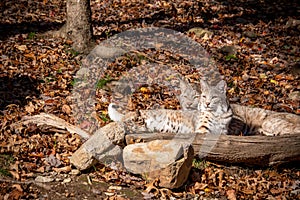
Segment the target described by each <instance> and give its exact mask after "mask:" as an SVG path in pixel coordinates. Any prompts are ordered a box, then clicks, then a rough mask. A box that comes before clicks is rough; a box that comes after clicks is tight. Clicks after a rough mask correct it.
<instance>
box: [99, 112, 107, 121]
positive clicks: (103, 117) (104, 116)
mask: <svg viewBox="0 0 300 200" xmlns="http://www.w3.org/2000/svg"><path fill="white" fill-rule="evenodd" d="M99 117H100V118H101V119H102V120H103V121H104V122H108V121H109V120H110V119H109V118H108V117H107V115H106V114H103V113H101V114H100V115H99Z"/></svg>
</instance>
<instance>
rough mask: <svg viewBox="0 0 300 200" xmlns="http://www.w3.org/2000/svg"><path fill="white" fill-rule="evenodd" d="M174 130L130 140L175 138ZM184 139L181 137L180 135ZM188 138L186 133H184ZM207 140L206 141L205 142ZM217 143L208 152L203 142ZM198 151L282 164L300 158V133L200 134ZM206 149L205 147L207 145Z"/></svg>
mask: <svg viewBox="0 0 300 200" xmlns="http://www.w3.org/2000/svg"><path fill="white" fill-rule="evenodd" d="M174 137H175V134H172V133H143V134H130V135H127V136H126V137H125V138H126V143H127V144H130V143H135V142H149V141H152V140H157V139H164V140H172V139H174ZM176 138H177V139H180V137H179V136H176ZM182 139H185V138H184V135H183V136H182ZM204 139H205V142H203V141H204ZM211 143H213V144H215V145H214V147H213V148H212V149H209V151H208V152H203V151H200V150H201V148H202V149H203V147H202V145H204V146H205V145H208V144H211ZM192 146H193V148H194V151H195V154H196V155H199V154H205V155H206V158H205V159H206V160H209V161H214V162H223V163H230V164H243V165H247V166H278V165H281V164H286V163H290V162H299V161H300V135H284V136H275V137H271V136H232V135H220V136H219V137H212V138H207V137H206V136H204V135H199V134H198V135H196V136H195V138H194V141H193V142H192ZM204 149H205V148H204Z"/></svg>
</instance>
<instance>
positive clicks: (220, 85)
mask: <svg viewBox="0 0 300 200" xmlns="http://www.w3.org/2000/svg"><path fill="white" fill-rule="evenodd" d="M216 88H217V89H218V90H219V91H224V92H226V90H227V84H226V82H225V81H224V80H221V81H220V82H219V83H218V84H217V85H216Z"/></svg>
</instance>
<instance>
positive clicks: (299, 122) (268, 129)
mask: <svg viewBox="0 0 300 200" xmlns="http://www.w3.org/2000/svg"><path fill="white" fill-rule="evenodd" d="M258 131H259V132H260V133H261V134H263V135H267V136H276V135H290V134H299V133H300V117H299V116H296V115H293V114H289V113H284V114H283V113H281V114H279V115H275V116H269V117H267V118H266V119H265V120H264V122H263V123H262V126H261V127H260V128H259V130H258Z"/></svg>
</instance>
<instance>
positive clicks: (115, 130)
mask: <svg viewBox="0 0 300 200" xmlns="http://www.w3.org/2000/svg"><path fill="white" fill-rule="evenodd" d="M124 137H125V129H124V126H123V124H122V123H118V122H112V123H110V124H108V125H106V126H104V127H102V128H100V129H99V130H97V131H96V132H95V133H94V135H93V136H92V137H90V139H89V140H87V141H86V142H85V143H84V144H83V145H82V146H81V147H80V148H79V149H78V150H77V151H76V152H75V153H74V154H73V155H72V157H71V158H70V162H71V164H73V165H74V166H75V167H76V168H78V169H79V170H85V169H88V168H89V167H91V166H93V165H94V164H95V163H97V162H99V161H100V162H103V163H108V162H111V161H116V160H119V161H121V160H122V148H121V147H120V146H122V145H124Z"/></svg>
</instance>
